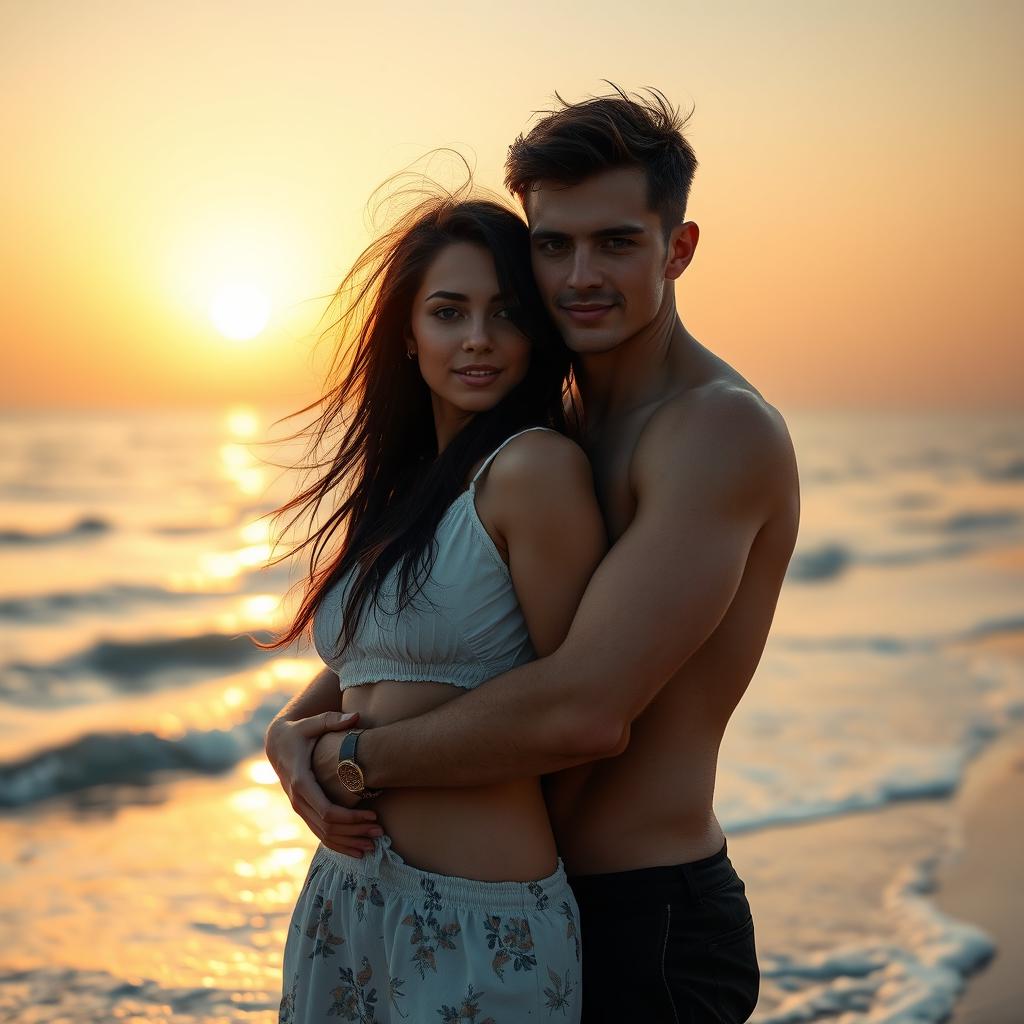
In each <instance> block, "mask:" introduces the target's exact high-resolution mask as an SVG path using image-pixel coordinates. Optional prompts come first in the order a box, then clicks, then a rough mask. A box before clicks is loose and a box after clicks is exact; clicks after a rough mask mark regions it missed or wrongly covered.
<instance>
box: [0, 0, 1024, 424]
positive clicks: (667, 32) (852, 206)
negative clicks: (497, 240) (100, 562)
mask: <svg viewBox="0 0 1024 1024" xmlns="http://www.w3.org/2000/svg"><path fill="white" fill-rule="evenodd" d="M1021 38H1024V5H1019V4H1004V3H998V2H987V0H981V2H978V3H972V4H966V3H949V2H934V3H922V2H917V0H907V2H903V3H900V4H898V5H887V4H882V3H875V2H869V3H862V4H850V3H841V2H833V0H823V2H820V3H812V2H809V0H808V2H791V3H784V4H753V3H725V4H715V5H703V4H697V3H689V2H678V0H671V2H670V0H654V2H653V3H651V4H648V5H645V6H644V7H643V8H640V7H636V6H632V7H631V6H630V5H623V4H621V3H618V2H615V3H613V2H607V0H594V2H591V3H589V4H588V5H587V6H586V17H585V18H581V17H580V11H579V10H578V9H576V8H574V7H573V6H572V5H561V6H558V5H551V4H546V3H540V2H538V0H525V2H524V3H523V4H521V5H518V6H517V7H516V8H515V10H514V14H513V13H512V10H511V9H508V10H507V11H505V12H504V13H496V12H495V9H492V8H491V7H489V6H487V5H469V4H463V3H452V2H440V3H437V4H433V5H431V6H430V8H429V11H428V9H427V8H425V7H424V6H423V5H422V4H415V3H412V2H410V0H396V2H393V3H390V4H388V5H385V6H384V7H381V6H380V5H370V6H369V7H366V6H364V5H349V4H338V3H334V2H309V0H302V2H299V3H296V4H289V5H282V4H276V3H270V2H263V0H259V2H255V0H254V2H251V3H247V4H244V5H243V4H237V3H229V2H224V3H213V4H173V5H168V4H163V3H157V2H155V0H137V2H127V0H113V2H99V3H89V4H67V3H64V2H59V0H33V2H32V3H30V4H8V5H5V6H4V7H3V9H2V11H0V87H2V90H3V95H4V96H5V97H6V102H5V103H4V104H3V107H2V109H0V132H2V134H0V137H2V138H3V140H4V150H5V158H4V161H3V164H2V165H0V178H2V181H3V188H2V190H0V223H2V224H3V231H2V232H0V272H2V278H3V284H2V294H3V310H4V317H3V324H2V334H0V337H2V339H3V348H4V373H3V374H2V377H0V399H2V401H3V404H4V406H5V407H7V408H11V407H54V408H60V407H71V408H88V407H116V408H124V407H143V408H145V407H165V406H166V407H179V406H187V407H203V406H213V405H219V404H223V403H225V402H247V403H251V404H254V405H260V404H270V405H274V406H284V407H295V406H297V405H299V404H305V403H307V402H309V401H311V400H312V399H313V398H314V397H315V396H316V394H317V392H318V388H319V386H320V374H321V373H322V370H323V368H324V366H325V362H326V356H325V354H324V353H323V352H321V351H320V350H317V349H316V347H315V330H316V324H317V319H318V318H319V317H320V315H321V314H322V313H323V311H324V309H325V305H326V298H325V297H326V296H327V295H329V294H330V292H332V291H333V289H334V287H335V286H336V284H337V283H338V281H339V280H340V279H341V277H342V275H343V274H344V272H345V270H346V268H347V266H348V264H349V263H350V261H351V260H352V258H353V257H354V256H355V255H356V253H357V252H358V251H359V250H360V249H361V248H362V246H363V245H364V244H365V243H366V241H367V240H368V237H369V236H368V234H367V224H366V218H365V209H366V202H367V200H368V198H369V196H370V193H371V192H372V190H373V189H374V188H375V187H376V186H377V185H378V184H379V183H380V182H382V181H383V180H384V179H385V178H387V177H388V176H389V175H391V174H394V173H395V172H396V171H399V170H401V169H402V168H403V167H405V166H407V165H409V164H410V163H411V162H413V161H416V160H420V159H422V158H423V157H424V155H425V154H427V153H428V152H429V151H430V150H432V149H433V148H435V147H442V146H450V147H454V148H455V149H457V150H458V151H460V152H461V153H463V154H465V155H466V156H467V157H468V158H469V159H470V161H471V162H472V163H473V164H474V165H475V168H476V178H477V181H478V183H479V184H481V185H483V186H486V187H488V188H491V189H495V190H501V178H502V161H503V159H504V155H505V150H506V148H507V146H508V144H509V143H510V142H511V141H512V139H513V138H514V137H515V136H516V135H517V134H519V133H520V132H521V131H524V130H527V129H528V128H529V127H530V125H531V123H532V120H531V118H532V112H533V111H535V110H538V109H543V108H545V107H547V106H548V105H549V104H550V102H551V98H552V96H553V94H554V92H555V90H557V91H558V92H559V93H560V94H561V95H562V96H564V97H566V98H567V99H576V98H581V97H583V96H586V95H590V94H593V93H595V92H602V91H605V87H604V86H603V84H602V82H601V79H603V78H607V79H612V80H614V81H617V82H619V83H620V84H622V85H623V86H625V87H627V88H638V87H641V86H644V85H654V86H657V87H659V88H660V89H662V90H663V91H664V92H665V93H667V94H668V96H669V97H670V98H671V99H672V100H673V101H674V102H677V103H679V104H680V105H682V106H683V107H684V108H686V109H688V108H689V107H690V106H691V105H692V106H694V108H695V110H694V114H693V117H692V120H691V127H690V129H689V132H688V135H689V138H690V140H691V142H692V144H693V145H694V148H695V149H696V152H697V157H698V159H699V161H700V167H699V169H698V171H697V177H696V180H695V183H694V188H693V192H692V195H691V200H690V206H689V210H688V216H689V218H690V219H692V220H695V221H697V223H698V224H699V225H700V228H701V240H700V245H699V248H698V252H697V256H696V258H695V261H694V263H693V265H692V266H691V267H690V269H689V270H688V271H687V272H686V274H685V275H684V277H683V279H682V281H681V283H680V285H679V287H678V297H679V305H680V310H681V313H682V316H683V320H684V322H685V323H686V325H687V327H688V328H689V329H690V331H691V332H692V333H693V334H695V335H696V337H697V338H698V339H700V340H701V341H702V342H704V343H705V344H706V345H708V346H709V347H711V348H712V349H714V350H715V351H717V352H719V353H720V354H721V355H723V356H724V357H725V358H726V359H728V360H729V361H730V362H732V363H733V364H734V365H735V366H736V367H737V369H739V370H740V372H742V373H743V374H745V375H746V376H747V377H749V378H750V379H751V380H752V381H753V382H754V383H755V384H756V385H757V386H758V387H759V388H760V389H761V390H762V392H763V393H764V394H765V396H766V397H767V398H768V399H769V400H771V401H774V402H776V404H779V405H780V406H782V407H784V408H785V407H790V408H797V407H798V408H828V407H849V408H873V407H885V408H904V407H906V408H925V407H929V408H950V409H953V408H1006V407H1012V406H1014V405H1015V404H1018V403H1019V393H1020V382H1021V380H1022V379H1024V375H1022V372H1021V371H1022V362H1024V360H1022V357H1021V354H1020V351H1021V347H1020V344H1019V343H1020V340H1021V339H1020V333H1021V323H1022V317H1021V312H1020V309H1021V302H1020V299H1019V291H1020V283H1019V281H1020V266H1021V259H1020V238H1021V231H1022V229H1024V190H1022V189H1021V188H1020V182H1019V179H1020V168H1021V166H1022V165H1024V159H1022V158H1024V137H1022V133H1021V129H1020V125H1021V124H1024V116H1022V115H1024V77H1022V76H1021V74H1020V71H1019V69H1018V65H1019V61H1018V59H1017V58H1018V49H1019V41H1020V39H1021ZM436 163H437V162H435V164H436ZM437 166H438V173H440V174H441V176H442V177H443V176H444V173H445V168H444V167H443V166H440V165H437ZM240 287H241V288H247V289H250V291H249V292H246V293H244V294H249V295H253V294H255V296H256V298H255V299H254V300H252V301H255V302H256V305H259V304H260V303H265V305H266V310H265V314H266V315H265V319H266V326H265V328H263V329H262V330H258V327H259V322H258V320H259V318H257V323H256V327H257V333H256V334H255V335H254V336H253V337H251V338H249V339H248V340H242V339H237V338H231V337H228V336H226V333H230V332H231V330H232V329H233V328H235V327H237V329H238V330H239V331H243V333H244V330H243V328H246V325H244V324H240V323H238V321H239V317H241V318H242V319H245V316H243V315H242V314H240V313H238V311H237V310H236V311H235V312H234V313H232V312H231V309H232V308H233V307H231V306H230V301H231V298H230V297H231V295H237V294H238V293H237V291H236V292H232V291H231V289H232V288H234V289H236V290H237V289H238V288H240ZM225 296H227V297H225ZM244 301H249V300H244ZM218 302H219V303H220V305H219V306H217V303H218ZM225 303H228V306H227V307H225ZM214 307H216V309H218V310H220V312H219V313H218V314H217V316H219V317H220V319H219V320H218V321H217V322H215V320H217V316H214V313H213V312H212V310H214ZM225 308H227V310H228V312H226V313H225V312H224V309H225ZM248 312H251V310H243V311H242V313H243V314H245V313H248ZM225 317H226V319H225ZM232 318H234V319H232ZM218 323H220V325H221V326H220V327H218ZM225 324H227V327H225Z"/></svg>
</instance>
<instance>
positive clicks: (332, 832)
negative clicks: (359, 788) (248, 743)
mask: <svg viewBox="0 0 1024 1024" xmlns="http://www.w3.org/2000/svg"><path fill="white" fill-rule="evenodd" d="M357 718H358V716H357V715H344V714H342V713H341V712H339V711H325V712H323V713H322V714H319V715H313V716H312V717H311V718H298V719H295V720H294V721H289V720H288V719H284V718H278V719H275V720H274V721H273V722H271V724H270V727H269V728H268V729H267V735H266V743H265V749H266V754H267V759H268V760H269V761H270V763H271V765H272V766H273V769H274V771H275V772H276V773H277V777H278V779H279V780H280V782H281V788H282V789H283V790H284V791H285V793H286V794H287V795H288V799H289V801H290V802H291V805H292V807H293V808H294V810H295V813H296V814H298V815H299V817H300V818H302V820H303V821H304V822H305V823H306V825H307V826H308V827H309V829H310V831H311V832H312V833H313V834H314V835H315V836H316V837H317V838H318V839H319V840H320V841H321V842H322V843H323V844H324V846H326V847H328V848H329V849H331V850H336V851H337V852H338V853H345V854H348V855H349V856H350V857H362V855H363V852H364V851H368V850H372V849H373V842H372V841H371V837H374V836H379V835H382V834H383V831H384V830H383V829H382V828H380V826H378V825H377V823H376V822H377V815H376V814H375V813H374V812H373V811H366V810H363V811H357V810H354V809H350V808H348V807H344V806H339V805H338V804H335V803H332V802H331V800H329V799H328V796H327V794H325V793H324V790H323V789H322V788H321V785H320V782H319V781H318V779H317V776H316V775H315V774H314V772H313V767H312V764H313V748H314V747H315V746H316V744H317V740H319V739H320V737H321V735H323V734H325V733H330V732H333V731H345V730H346V729H351V728H352V727H353V726H354V725H355V724H356V720H357ZM338 746H340V743H339V744H336V745H335V747H334V757H335V762H336V761H337V747H338ZM328 749H329V748H327V747H325V746H324V745H323V744H322V745H321V750H322V751H323V750H328ZM321 762H322V755H321ZM331 788H332V794H334V795H340V792H337V793H336V794H335V791H334V789H333V787H331ZM341 789H343V787H342V786H341V785H340V783H339V786H338V791H340V790H341Z"/></svg>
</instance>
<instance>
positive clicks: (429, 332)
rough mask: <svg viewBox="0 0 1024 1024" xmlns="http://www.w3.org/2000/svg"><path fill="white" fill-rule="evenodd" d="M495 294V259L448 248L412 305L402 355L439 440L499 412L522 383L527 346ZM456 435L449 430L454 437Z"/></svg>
mask: <svg viewBox="0 0 1024 1024" xmlns="http://www.w3.org/2000/svg"><path fill="white" fill-rule="evenodd" d="M508 301H509V299H508V296H502V295H499V294H498V275H497V273H496V272H495V269H494V257H493V256H491V254H490V253H489V252H488V251H487V250H486V249H484V248H483V247H482V246H479V245H474V244H472V243H470V242H453V243H452V244H451V245H449V246H447V247H446V248H444V249H443V250H442V251H441V252H440V253H438V255H437V256H436V257H435V259H434V261H433V262H432V263H431V264H430V266H429V267H428V268H427V272H426V274H425V275H424V277H423V282H422V284H421V285H420V288H419V291H418V292H417V293H416V296H415V298H414V299H413V305H412V316H411V330H410V335H409V337H408V338H407V339H406V348H407V350H408V351H411V352H413V353H415V357H416V360H417V361H418V363H419V369H420V373H421V374H422V376H423V379H424V380H425V381H426V382H427V387H429V388H430V391H431V395H432V402H433V407H434V420H435V422H436V423H437V426H438V434H439V438H440V436H441V433H442V428H447V429H445V430H444V432H445V433H446V434H448V436H447V438H446V439H445V440H450V436H451V433H450V432H449V431H451V432H454V430H457V429H458V425H459V424H461V423H462V422H464V421H465V420H466V418H467V417H468V416H472V415H473V414H475V413H478V412H485V411H486V410H488V409H491V408H493V407H494V406H495V405H497V404H498V402H500V401H501V400H502V399H503V398H504V397H505V396H506V395H507V394H508V393H509V392H510V391H511V390H512V389H513V388H514V387H515V386H516V385H517V384H518V383H519V382H520V381H521V380H522V379H523V378H524V377H525V376H526V371H527V369H528V367H529V364H530V342H529V341H528V340H527V339H526V337H525V336H524V335H523V334H521V333H520V332H519V330H518V328H517V327H516V326H515V324H513V322H512V321H511V320H510V319H509V311H508V305H507V303H508ZM453 428H454V429H453Z"/></svg>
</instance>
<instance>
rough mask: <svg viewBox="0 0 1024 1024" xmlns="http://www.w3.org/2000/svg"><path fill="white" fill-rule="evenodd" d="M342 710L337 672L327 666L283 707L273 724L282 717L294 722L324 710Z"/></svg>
mask: <svg viewBox="0 0 1024 1024" xmlns="http://www.w3.org/2000/svg"><path fill="white" fill-rule="evenodd" d="M340 710H341V693H340V690H339V688H338V676H337V673H336V672H334V671H333V670H331V669H329V668H327V667H326V666H325V667H324V668H323V670H322V671H320V672H318V673H317V674H316V675H315V676H314V677H313V679H311V680H310V682H309V683H308V685H307V686H306V688H305V689H304V690H303V691H302V692H301V693H298V694H296V695H295V696H294V697H292V698H291V700H289V701H288V703H287V704H285V706H284V707H283V708H281V710H280V711H279V712H278V713H277V714H276V715H275V716H274V719H273V722H271V725H273V723H274V722H276V721H278V720H279V719H282V718H283V719H287V720H288V721H289V722H294V721H295V720H296V719H298V718H311V717H312V716H313V715H319V714H321V713H322V712H324V711H340Z"/></svg>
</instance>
